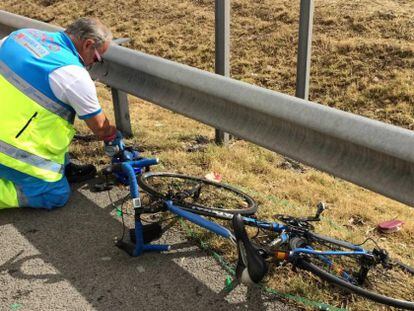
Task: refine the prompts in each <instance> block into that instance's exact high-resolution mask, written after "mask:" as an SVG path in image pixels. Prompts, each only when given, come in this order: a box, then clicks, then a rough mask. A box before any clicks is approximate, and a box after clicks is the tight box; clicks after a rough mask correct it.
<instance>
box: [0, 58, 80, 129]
mask: <svg viewBox="0 0 414 311" xmlns="http://www.w3.org/2000/svg"><path fill="white" fill-rule="evenodd" d="M0 74H1V75H2V76H3V77H4V78H5V79H6V80H7V81H8V82H9V83H10V84H12V85H13V86H14V87H16V88H17V89H18V90H19V91H20V92H22V93H24V94H25V95H26V96H28V97H30V98H31V99H32V100H33V101H35V102H36V103H38V104H39V105H40V106H42V107H43V108H45V109H47V110H49V111H50V112H52V113H54V114H56V115H58V116H59V117H61V118H63V119H65V120H66V121H68V122H69V123H73V119H74V114H73V113H72V112H71V111H69V110H68V109H67V108H65V107H63V106H62V105H61V104H59V103H56V102H54V101H52V100H51V99H50V98H48V97H46V96H45V95H43V94H42V93H40V92H39V91H38V90H36V89H35V88H34V87H32V86H31V85H30V84H28V83H27V82H26V81H24V80H23V79H21V78H20V77H19V76H18V75H17V74H15V73H14V72H13V71H11V70H10V68H9V67H8V66H7V65H6V64H5V63H4V62H2V61H1V60H0Z"/></svg>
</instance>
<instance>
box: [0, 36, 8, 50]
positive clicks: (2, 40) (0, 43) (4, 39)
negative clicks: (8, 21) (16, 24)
mask: <svg viewBox="0 0 414 311" xmlns="http://www.w3.org/2000/svg"><path fill="white" fill-rule="evenodd" d="M8 37H9V36H6V37H4V38H2V39H0V48H1V46H2V44H3V42H4V41H6V39H7V38H8Z"/></svg>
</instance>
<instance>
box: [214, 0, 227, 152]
mask: <svg viewBox="0 0 414 311" xmlns="http://www.w3.org/2000/svg"><path fill="white" fill-rule="evenodd" d="M215 23H216V25H215V26H216V27H215V30H216V62H215V72H216V73H217V74H219V75H222V76H226V77H228V76H230V0H216V3H215ZM229 140H230V134H229V133H226V132H224V131H222V130H219V129H216V137H215V141H216V143H217V144H227V143H228V142H229Z"/></svg>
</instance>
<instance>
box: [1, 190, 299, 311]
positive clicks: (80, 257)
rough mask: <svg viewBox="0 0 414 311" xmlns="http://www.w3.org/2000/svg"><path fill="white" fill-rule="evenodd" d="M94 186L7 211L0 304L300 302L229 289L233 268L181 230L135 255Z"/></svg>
mask: <svg viewBox="0 0 414 311" xmlns="http://www.w3.org/2000/svg"><path fill="white" fill-rule="evenodd" d="M88 188H89V186H88V185H83V186H78V187H77V189H74V193H73V196H72V198H71V200H70V202H69V203H68V204H67V205H66V206H65V207H63V208H60V209H56V210H54V211H51V212H48V211H45V210H34V209H10V210H2V211H0V245H1V248H0V249H1V252H0V310H2V311H3V310H42V311H43V310H196V309H197V310H293V309H294V308H292V307H289V306H287V305H285V304H284V303H282V302H280V301H278V300H277V298H276V297H272V296H267V295H265V294H263V293H262V292H261V291H260V290H258V289H252V288H246V287H244V286H242V285H239V286H237V287H236V288H235V289H234V290H233V291H231V292H230V293H228V292H227V291H226V290H225V289H224V287H225V286H224V284H225V279H226V276H227V273H226V272H225V271H224V270H223V269H222V268H221V267H220V266H219V265H218V263H217V262H216V261H215V260H214V259H213V258H212V257H211V256H210V255H208V254H206V253H205V252H203V251H202V250H200V249H199V248H198V247H197V246H196V245H194V244H193V243H191V242H188V241H187V240H186V238H185V237H184V236H183V234H182V233H180V232H179V231H178V229H172V230H171V231H169V232H167V234H165V235H164V236H163V237H162V238H161V241H163V242H167V243H170V244H172V246H173V249H172V251H170V252H168V253H162V254H156V253H151V254H145V255H143V256H141V257H138V258H132V257H129V256H128V255H127V254H126V253H124V252H123V251H121V250H119V249H118V248H116V247H115V246H114V242H113V241H114V238H115V236H117V235H118V236H119V235H120V234H121V232H122V230H121V224H120V219H119V217H116V215H115V213H114V211H113V209H112V207H111V206H110V201H109V199H108V196H107V194H106V193H98V194H96V193H92V192H90V191H89V190H88ZM115 192H116V191H115ZM115 197H116V193H115Z"/></svg>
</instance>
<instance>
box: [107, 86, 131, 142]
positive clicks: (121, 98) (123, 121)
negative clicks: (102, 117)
mask: <svg viewBox="0 0 414 311" xmlns="http://www.w3.org/2000/svg"><path fill="white" fill-rule="evenodd" d="M111 93H112V101H113V104H114V114H115V125H116V128H117V129H118V130H120V131H121V132H122V134H123V135H124V136H125V137H132V129H131V119H130V116H129V104H128V95H127V93H125V92H122V91H120V90H118V89H115V88H111Z"/></svg>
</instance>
